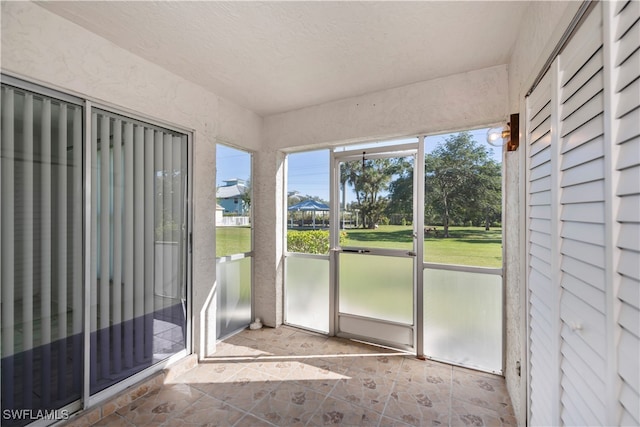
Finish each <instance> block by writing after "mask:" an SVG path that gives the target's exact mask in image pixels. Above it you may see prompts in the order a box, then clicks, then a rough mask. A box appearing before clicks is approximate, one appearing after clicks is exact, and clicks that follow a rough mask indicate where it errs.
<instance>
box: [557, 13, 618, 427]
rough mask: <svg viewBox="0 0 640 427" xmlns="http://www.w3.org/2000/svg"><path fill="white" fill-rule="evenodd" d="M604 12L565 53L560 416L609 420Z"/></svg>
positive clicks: (567, 420) (561, 78)
mask: <svg viewBox="0 0 640 427" xmlns="http://www.w3.org/2000/svg"><path fill="white" fill-rule="evenodd" d="M602 40H603V37H602V9H601V8H599V7H596V8H594V10H593V11H592V12H591V13H590V14H589V16H588V17H587V19H586V20H585V22H583V24H582V25H581V26H580V28H579V29H578V31H577V32H576V33H575V34H574V35H573V37H572V39H571V40H570V41H569V43H568V44H567V45H566V47H565V48H564V50H563V51H562V53H561V54H560V56H559V58H558V70H559V72H558V83H559V88H558V102H559V108H558V119H559V141H558V143H559V145H560V153H559V171H558V174H559V183H558V184H559V189H558V191H559V200H560V266H559V267H560V271H559V278H560V286H561V297H560V321H561V323H560V325H561V329H560V336H561V340H560V351H561V358H560V367H561V378H560V385H561V392H560V393H561V394H560V401H561V407H560V418H561V422H562V424H564V425H583V426H586V425H604V424H606V419H607V418H606V403H605V400H604V399H605V396H604V393H603V391H604V390H605V389H606V384H605V376H606V374H607V369H606V368H607V366H606V355H607V350H606V342H607V340H606V292H607V289H606V283H607V279H606V265H605V262H606V256H605V247H606V237H605V140H604V70H603V63H604V62H603V45H602Z"/></svg>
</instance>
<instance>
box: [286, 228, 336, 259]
mask: <svg viewBox="0 0 640 427" xmlns="http://www.w3.org/2000/svg"><path fill="white" fill-rule="evenodd" d="M346 240H347V232H346V231H341V232H340V245H343V244H344V242H345V241H346ZM287 250H288V251H289V252H300V253H306V254H328V253H329V231H327V230H308V231H289V232H288V233H287Z"/></svg>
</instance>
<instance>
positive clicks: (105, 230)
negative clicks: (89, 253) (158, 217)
mask: <svg viewBox="0 0 640 427" xmlns="http://www.w3.org/2000/svg"><path fill="white" fill-rule="evenodd" d="M98 119H99V124H100V146H99V150H98V151H99V155H100V189H99V193H100V285H99V287H100V290H99V298H100V301H99V304H100V309H99V315H100V322H99V325H98V328H99V339H100V371H101V375H102V377H108V376H109V370H110V368H109V359H110V358H109V353H110V351H109V347H110V338H109V323H110V322H109V309H110V302H109V293H110V292H109V291H110V287H111V285H110V283H109V282H110V277H109V276H110V265H109V264H110V262H109V260H110V255H111V254H110V248H111V241H110V234H111V233H110V224H109V222H110V216H111V212H110V210H111V201H110V197H109V196H110V186H111V185H110V184H111V183H110V175H111V173H110V167H109V162H110V157H111V156H110V151H111V147H110V145H111V141H110V139H111V138H110V126H109V121H110V120H109V117H106V116H104V115H100V116H98ZM114 302H115V301H114Z"/></svg>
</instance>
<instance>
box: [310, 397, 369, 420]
mask: <svg viewBox="0 0 640 427" xmlns="http://www.w3.org/2000/svg"><path fill="white" fill-rule="evenodd" d="M379 421H380V414H379V413H377V412H375V411H372V410H370V409H367V408H363V407H361V406H357V405H353V404H351V403H349V402H345V401H343V400H340V399H333V398H331V397H328V398H327V399H326V400H325V401H324V402H323V403H322V405H321V406H320V407H319V408H318V410H317V411H316V413H315V414H314V415H313V417H311V420H309V423H308V424H307V425H308V426H332V425H341V426H349V427H356V426H362V427H373V426H377V425H378V422H379Z"/></svg>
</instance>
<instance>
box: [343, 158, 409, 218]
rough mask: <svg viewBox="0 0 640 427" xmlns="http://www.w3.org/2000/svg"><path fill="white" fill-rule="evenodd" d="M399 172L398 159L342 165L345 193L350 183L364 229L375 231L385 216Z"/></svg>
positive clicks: (357, 161) (373, 160) (355, 161)
mask: <svg viewBox="0 0 640 427" xmlns="http://www.w3.org/2000/svg"><path fill="white" fill-rule="evenodd" d="M363 167H364V168H363ZM397 170H398V162H397V160H395V159H369V160H364V161H359V160H354V161H350V162H344V163H341V164H340V183H341V184H342V188H343V192H344V191H345V190H346V186H347V184H349V185H351V186H352V187H353V190H354V193H355V196H356V203H355V207H356V208H357V209H359V210H360V214H361V216H362V227H363V228H374V227H375V226H376V224H377V223H378V222H380V220H381V218H382V217H383V214H384V212H385V209H386V207H387V204H388V199H387V197H386V192H387V190H388V189H389V183H390V182H391V178H392V177H393V175H394V173H396V171H397Z"/></svg>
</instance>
